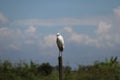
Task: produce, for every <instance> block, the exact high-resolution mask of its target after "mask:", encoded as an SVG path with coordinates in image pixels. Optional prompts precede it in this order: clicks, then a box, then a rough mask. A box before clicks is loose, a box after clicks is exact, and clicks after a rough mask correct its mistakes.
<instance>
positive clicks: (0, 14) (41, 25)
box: [0, 0, 120, 67]
mask: <svg viewBox="0 0 120 80" xmlns="http://www.w3.org/2000/svg"><path fill="white" fill-rule="evenodd" d="M58 32H59V33H60V34H61V35H62V36H63V37H64V41H65V49H64V51H63V62H64V63H63V64H64V65H70V66H72V67H75V66H78V65H90V64H94V62H95V61H100V62H101V61H105V59H106V58H108V59H109V58H111V57H112V56H113V57H115V56H118V60H120V36H119V34H120V0H0V59H1V60H10V61H12V62H19V61H25V62H29V61H31V60H33V61H34V62H36V63H43V62H49V63H50V64H52V65H57V64H58V61H57V57H58V53H59V51H58V48H57V45H56V34H57V33H58Z"/></svg>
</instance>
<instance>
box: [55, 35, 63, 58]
mask: <svg viewBox="0 0 120 80" xmlns="http://www.w3.org/2000/svg"><path fill="white" fill-rule="evenodd" d="M56 43H57V46H58V49H59V56H62V52H63V50H64V39H63V36H62V35H61V34H60V33H57V39H56Z"/></svg>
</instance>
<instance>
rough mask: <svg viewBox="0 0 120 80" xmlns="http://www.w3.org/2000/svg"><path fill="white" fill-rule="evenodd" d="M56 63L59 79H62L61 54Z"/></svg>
mask: <svg viewBox="0 0 120 80" xmlns="http://www.w3.org/2000/svg"><path fill="white" fill-rule="evenodd" d="M58 63H59V64H58V65H59V80H63V75H62V56H58Z"/></svg>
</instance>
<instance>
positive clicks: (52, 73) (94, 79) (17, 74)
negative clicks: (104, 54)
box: [0, 57, 120, 80]
mask: <svg viewBox="0 0 120 80" xmlns="http://www.w3.org/2000/svg"><path fill="white" fill-rule="evenodd" d="M63 70H64V71H63V73H64V75H63V77H64V80H120V64H119V62H118V61H117V57H115V58H113V57H111V59H110V60H108V59H106V60H105V61H104V62H98V61H96V62H95V63H94V65H89V66H82V65H79V67H78V69H77V70H75V71H73V70H72V69H71V67H70V66H65V67H63ZM0 80H58V67H57V66H52V65H50V64H49V63H42V64H36V63H34V62H32V61H31V62H30V63H29V64H28V63H25V62H19V63H16V64H12V63H11V62H10V61H7V60H6V61H3V62H2V61H0Z"/></svg>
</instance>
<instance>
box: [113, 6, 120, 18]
mask: <svg viewBox="0 0 120 80" xmlns="http://www.w3.org/2000/svg"><path fill="white" fill-rule="evenodd" d="M113 11H114V13H115V14H116V15H117V16H119V17H120V6H119V7H117V8H115V9H114V10H113Z"/></svg>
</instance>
